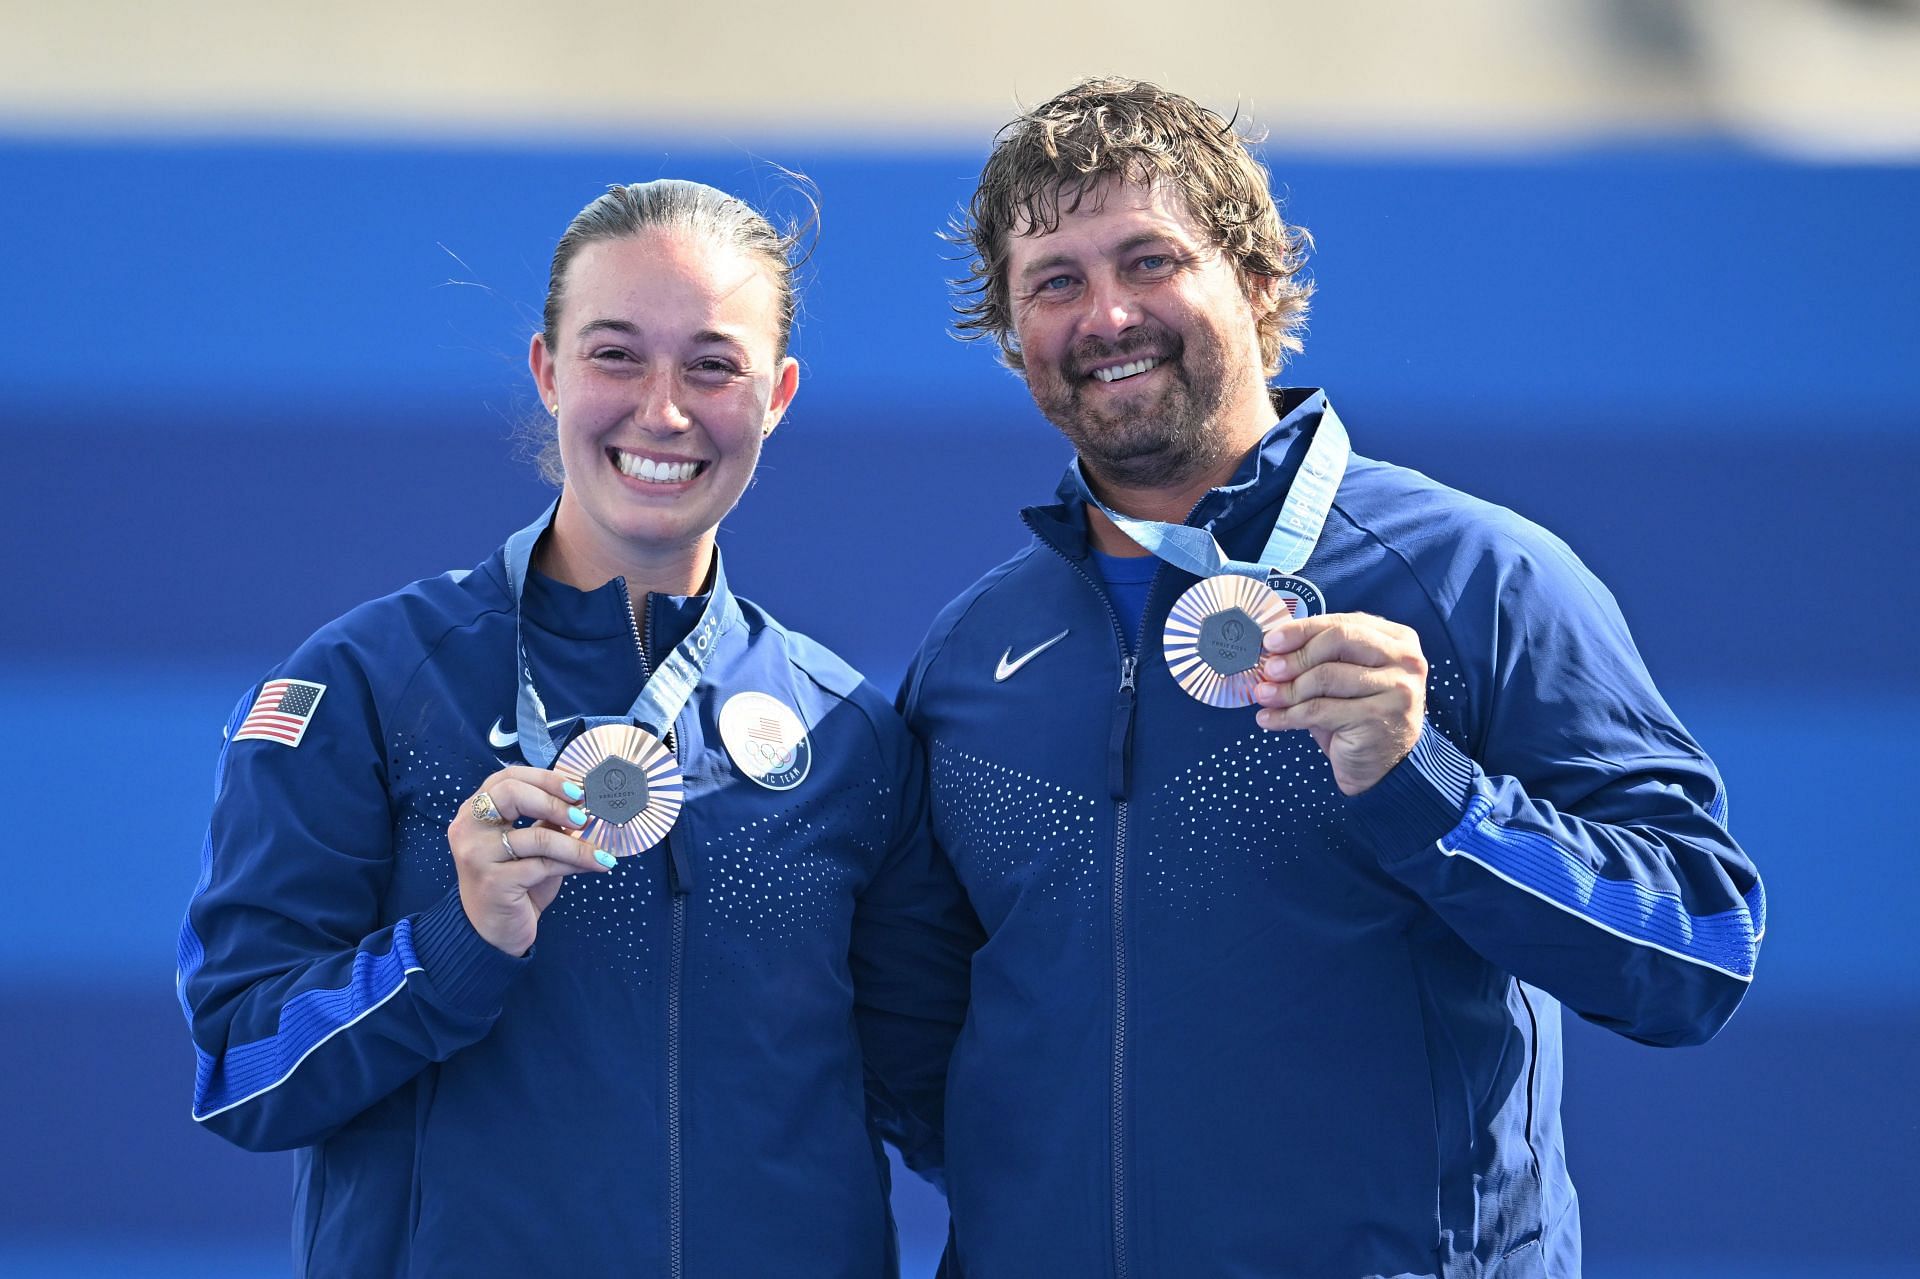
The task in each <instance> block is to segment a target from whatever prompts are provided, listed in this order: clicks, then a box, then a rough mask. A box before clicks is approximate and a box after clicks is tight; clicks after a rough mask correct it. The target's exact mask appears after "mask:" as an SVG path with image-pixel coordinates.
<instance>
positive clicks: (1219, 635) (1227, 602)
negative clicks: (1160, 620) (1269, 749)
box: [1161, 573, 1287, 706]
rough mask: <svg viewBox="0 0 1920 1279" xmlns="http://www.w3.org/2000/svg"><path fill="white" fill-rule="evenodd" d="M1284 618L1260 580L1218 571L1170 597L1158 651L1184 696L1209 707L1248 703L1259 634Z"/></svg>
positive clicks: (1282, 608)
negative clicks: (1175, 597)
mask: <svg viewBox="0 0 1920 1279" xmlns="http://www.w3.org/2000/svg"><path fill="white" fill-rule="evenodd" d="M1286 620H1287V610H1286V607H1285V606H1284V605H1283V604H1281V603H1280V601H1279V600H1278V599H1276V598H1275V597H1274V593H1273V592H1272V591H1270V590H1268V589H1267V585H1266V583H1265V582H1260V581H1256V580H1254V579H1253V578H1251V577H1241V576H1240V575H1239V574H1237V573H1221V574H1218V575H1217V576H1214V577H1209V578H1205V579H1203V580H1201V581H1199V582H1196V583H1195V584H1194V585H1193V586H1191V587H1189V588H1187V591H1186V593H1185V594H1184V595H1182V596H1181V597H1180V598H1179V599H1177V600H1175V601H1174V603H1173V611H1172V612H1171V613H1169V614H1167V629H1166V633H1165V635H1164V637H1163V638H1162V640H1161V651H1162V652H1163V653H1165V654H1166V658H1167V669H1168V670H1170V671H1172V672H1173V679H1174V682H1175V683H1176V684H1178V685H1180V687H1181V688H1184V689H1186V690H1187V693H1188V694H1189V695H1190V696H1192V697H1194V698H1195V699H1197V700H1199V701H1202V702H1205V703H1206V704H1207V705H1209V706H1251V705H1253V690H1254V686H1255V685H1257V684H1258V683H1259V682H1260V680H1259V677H1258V676H1257V675H1256V674H1255V673H1254V672H1255V668H1256V667H1258V666H1259V664H1260V640H1261V637H1262V636H1264V635H1265V634H1266V633H1267V632H1268V631H1270V630H1272V629H1273V628H1274V627H1276V626H1278V625H1279V624H1280V623H1282V622H1284V621H1286Z"/></svg>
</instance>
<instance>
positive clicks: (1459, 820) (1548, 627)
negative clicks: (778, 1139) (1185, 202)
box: [903, 391, 1765, 1279]
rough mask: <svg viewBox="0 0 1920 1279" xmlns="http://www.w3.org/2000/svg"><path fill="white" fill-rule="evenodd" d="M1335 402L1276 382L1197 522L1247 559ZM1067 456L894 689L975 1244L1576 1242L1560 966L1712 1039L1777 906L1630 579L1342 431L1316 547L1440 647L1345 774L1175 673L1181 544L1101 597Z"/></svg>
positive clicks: (1492, 1261) (1367, 1264) (1322, 1261)
mask: <svg viewBox="0 0 1920 1279" xmlns="http://www.w3.org/2000/svg"><path fill="white" fill-rule="evenodd" d="M1324 406H1325V400H1324V398H1323V397H1322V396H1321V395H1320V394H1319V393H1317V392H1304V391H1290V392H1285V393H1282V397H1281V399H1280V401H1279V407H1280V411H1281V413H1282V415H1283V416H1282V419H1281V421H1280V422H1279V424H1278V425H1277V426H1276V427H1275V428H1274V429H1273V431H1272V432H1271V433H1270V434H1269V435H1268V436H1267V437H1266V438H1265V440H1264V441H1263V442H1262V443H1261V445H1260V446H1259V447H1258V448H1257V449H1256V450H1255V451H1254V452H1253V453H1252V454H1250V455H1249V456H1248V457H1247V458H1246V460H1245V462H1244V463H1243V465H1242V466H1241V468H1240V470H1239V472H1238V474H1237V475H1236V476H1235V477H1234V479H1233V481H1232V482H1231V483H1230V484H1228V485H1226V486H1225V487H1223V488H1219V489H1216V490H1214V491H1212V492H1211V493H1209V494H1208V495H1207V496H1206V497H1205V498H1204V499H1203V500H1202V501H1201V502H1200V504H1199V505H1198V507H1197V508H1196V509H1195V511H1194V512H1193V514H1192V516H1191V517H1190V519H1189V521H1188V522H1189V523H1191V524H1194V525H1199V526H1204V527H1206V528H1208V529H1210V530H1211V531H1212V533H1213V535H1214V537H1215V538H1216V539H1217V540H1218V541H1219V542H1220V543H1221V544H1222V546H1223V547H1224V549H1225V550H1226V551H1227V553H1228V554H1230V555H1232V556H1234V557H1235V558H1238V559H1242V560H1250V559H1254V558H1256V557H1257V555H1258V554H1259V551H1260V549H1261V547H1262V545H1263V544H1264V542H1265V540H1266V537H1267V533H1268V531H1269V530H1270V529H1271V528H1272V526H1273V523H1274V517H1275V515H1276V514H1277V513H1278V510H1279V508H1280V505H1281V502H1282V500H1283V498H1284V497H1285V495H1286V492H1287V489H1288V485H1289V483H1290V482H1291V479H1292V476H1293V474H1294V473H1295V471H1296V469H1297V467H1298V465H1299V462H1300V458H1301V456H1302V455H1303V454H1304V452H1305V450H1306V447H1307V445H1308V443H1309V441H1310V439H1311V437H1312V434H1313V432H1314V430H1315V429H1316V427H1317V426H1318V424H1319V422H1320V420H1321V416H1322V412H1323V409H1324ZM1072 493H1073V490H1072V488H1071V486H1070V485H1063V486H1062V488H1061V497H1062V504H1061V505H1057V506H1051V507H1040V508H1035V509H1031V510H1028V511H1027V512H1026V513H1025V519H1026V522H1027V524H1028V525H1029V527H1030V528H1031V529H1032V532H1033V534H1034V538H1033V541H1032V543H1031V544H1030V545H1029V546H1028V547H1027V548H1026V549H1024V550H1022V551H1021V552H1020V553H1019V554H1017V555H1016V556H1014V557H1013V558H1012V559H1011V560H1009V561H1007V562H1006V563H1005V564H1002V565H1001V566H1000V567H998V568H996V569H994V570H993V571H992V572H990V573H988V574H987V575H986V576H985V577H984V578H982V579H981V580H980V581H979V582H978V583H976V584H975V585H974V586H973V587H972V589H970V590H968V591H967V592H966V593H965V594H964V595H962V596H961V597H960V598H959V599H957V600H956V601H955V602H954V603H953V604H952V605H950V606H949V607H948V608H947V609H946V611H945V612H944V613H942V614H941V616H940V617H939V619H938V620H937V621H936V622H935V623H934V626H933V628H932V631H931V633H930V634H929V636H928V638H927V640H926V642H925V644H924V645H923V647H922V648H921V650H920V653H919V656H918V658H917V660H916V662H915V664H914V666H913V668H912V669H911V671H910V672H909V675H908V678H907V683H906V685H905V688H904V690H903V701H904V706H905V709H906V711H907V714H908V719H909V723H910V725H911V726H912V728H913V729H914V731H915V733H916V734H917V735H918V736H919V737H920V738H921V740H922V741H923V742H924V743H925V744H926V746H927V749H928V754H929V766H930V769H931V793H932V798H933V821H934V832H935V838H936V840H937V842H938V843H939V844H940V845H941V846H942V848H943V849H944V851H945V852H946V853H947V854H948V855H949V856H950V857H951V859H952V861H953V864H954V866H955V868H956V870H957V871H958V872H959V875H960V877H961V880H962V881H963V883H964V884H965V886H966V890H967V893H968V896H969V897H970V898H971V900H972V903H973V906H974V909H975V911H976V912H977V914H978V916H979V919H980V922H981V923H982V924H983V925H984V927H985V929H986V933H987V941H986V944H985V945H984V947H983V948H982V949H981V950H980V951H979V953H978V954H977V955H976V956H975V958H974V963H973V1001H972V1004H971V1007H970V1009H969V1012H968V1016H967V1023H966V1026H965V1029H964V1030H963V1032H962V1034H961V1038H960V1042H959V1045H958V1047H957V1049H956V1052H955V1056H954V1061H953V1068H952V1074H951V1078H950V1082H949V1088H948V1096H947V1102H948V1106H947V1119H948V1130H947V1133H948V1135H947V1165H946V1167H947V1189H948V1196H949V1202H950V1204H951V1206H952V1210H953V1214H954V1223H955V1232H956V1233H955V1238H956V1244H955V1260H956V1261H957V1262H958V1263H959V1267H960V1269H961V1270H962V1271H963V1272H964V1273H965V1274H966V1275H968V1276H970V1277H971V1279H1022V1277H1025V1276H1057V1275H1074V1276H1095V1275H1114V1276H1124V1275H1141V1276H1144V1275H1153V1276H1159V1275H1180V1276H1183V1277H1187V1276H1196V1277H1199V1276H1304V1277H1310V1279H1355V1277H1357V1276H1409V1277H1410V1276H1446V1277H1447V1279H1460V1277H1463V1276H1479V1275H1492V1274H1496V1273H1497V1274H1498V1275H1500V1276H1504V1277H1506V1279H1525V1277H1527V1276H1546V1275H1551V1276H1560V1277H1565V1276H1575V1275H1577V1274H1578V1273H1579V1268H1580V1261H1579V1256H1580V1254H1579V1246H1580V1245H1579V1224H1578V1222H1579V1217H1578V1212H1577V1209H1576V1206H1575V1197H1574V1191H1573V1187H1572V1184H1571V1182H1570V1181H1569V1179H1568V1175H1567V1167H1566V1162H1565V1158H1564V1154H1563V1146H1562V1139H1561V1127H1560V1116H1559V1099H1560V1065H1561V1062H1560V1006H1561V1004H1562V1003H1564V1004H1565V1005H1566V1006H1568V1007H1569V1008H1572V1009H1573V1010H1574V1011H1575V1012H1577V1013H1579V1014H1580V1015H1581V1016H1583V1017H1586V1018H1588V1019H1589V1020H1591V1021H1594V1022H1597V1023H1599V1024H1601V1025H1603V1026H1607V1027H1610V1028H1612V1029H1614V1030H1616V1031H1618V1032H1620V1033H1621V1034H1624V1035H1627V1036H1630V1037H1632V1038H1635V1039H1638V1040H1642V1041H1645V1042H1647V1043H1652V1044H1688V1043H1697V1042H1699V1041H1701V1040H1704V1039H1706V1038H1707V1037H1708V1036H1709V1035H1711V1034H1713V1033H1714V1031H1715V1030H1716V1029H1717V1028H1718V1027H1719V1026H1720V1025H1721V1024H1722V1023H1723V1022H1724V1021H1725V1020H1726V1019H1727V1017H1728V1016H1729V1015H1730V1014H1731V1013H1732V1012H1733V1009H1734V1007H1735V1005H1736V1004H1738V1003H1739V1001H1740V998H1741V996H1742V995H1743V994H1744V993H1745V991H1746V989H1747V986H1748V982H1749V981H1750V979H1751V978H1752V976H1753V967H1754V959H1755V954H1756V951H1757V949H1758V946H1759V940H1760V936H1761V933H1762V931H1763V928H1764V923H1765V902H1764V897H1763V895H1762V892H1761V886H1760V881H1759V879H1758V877H1757V876H1756V874H1755V871H1754V868H1753V865H1752V863H1751V862H1750V861H1749V860H1748V859H1747V857H1746V855H1745V854H1744V853H1743V852H1742V851H1741V850H1740V848H1739V847H1738V846H1737V845H1736V844H1735V843H1734V841H1733V840H1732V839H1731V838H1730V837H1729V836H1728V834H1727V831H1726V828H1725V825H1724V818H1725V813H1726V806H1725V800H1724V798H1723V796H1722V793H1721V784H1720V779H1719V776H1718V774H1717V773H1716V771H1715V769H1714V767H1713V765H1712V764H1711V763H1710V762H1709V761H1708V759H1707V758H1706V756H1705V755H1704V754H1703V753H1702V752H1701V750H1700V748H1699V747H1698V746H1697V745H1696V744H1695V743H1694V741H1693V739H1692V738H1690V737H1689V736H1688V735H1687V732H1686V730H1685V729H1684V728H1682V727H1681V726H1680V723H1679V721H1678V720H1677V719H1675V717H1674V715H1673V713H1672V711H1670V710H1669V709H1668V708H1667V706H1666V704H1665V702H1663V701H1662V700H1661V697H1660V695H1659V693H1658V692H1656V691H1655V689H1654V686H1653V684H1652V682H1651V680H1650V679H1649V678H1648V676H1647V673H1646V670H1645V669H1644V667H1643V665H1642V663H1641V661H1640V658H1639V655H1638V654H1637V653H1636V652H1635V649H1634V646H1633V642H1632V640H1631V638H1630V637H1629V636H1628V633H1627V628H1626V626H1625V624H1624V623H1623V621H1622V620H1621V617H1620V614H1619V611H1618V609H1617V607H1616V606H1615V604H1614V601H1613V599H1612V597H1611V596H1610V595H1609V594H1608V593H1607V591H1606V589H1605V588H1604V587H1603V586H1601V585H1600V583H1599V582H1598V581H1596V580H1595V579H1594V578H1593V577H1592V576H1591V575H1590V574H1589V573H1588V572H1587V571H1586V569H1585V568H1584V567H1582V565H1581V564H1580V562H1579V561H1578V560H1577V559H1576V558H1575V557H1574V556H1573V554H1572V552H1570V551H1569V550H1568V549H1567V548H1566V546H1565V545H1563V544H1562V543H1561V542H1560V541H1558V540H1557V539H1555V538H1554V537H1553V536H1552V535H1550V534H1548V533H1546V532H1544V531H1542V530H1541V529H1539V528H1538V527H1536V526H1534V525H1533V524H1530V523H1528V522H1527V521H1526V520H1524V519H1521V518H1520V517H1518V516H1516V515H1514V514H1513V513H1512V512H1510V511H1507V510H1503V509H1501V508H1499V507H1495V506H1492V505H1489V504H1487V503H1485V502H1480V501H1477V500H1475V499H1473V498H1470V497H1467V496H1464V495H1462V494H1460V493H1457V492H1454V491H1452V490H1450V489H1447V488H1445V487H1443V486H1441V485H1439V484H1437V483H1435V482H1433V481H1432V480H1430V479H1427V478H1426V477H1425V476H1422V475H1419V474H1417V473H1415V472H1412V471H1408V470H1404V469H1402V468H1399V467H1395V466H1389V465H1386V464H1384V463H1381V462H1376V461H1371V460H1368V459H1366V458H1362V457H1358V456H1356V457H1355V458H1354V459H1353V461H1352V464H1351V465H1350V467H1349V469H1348V471H1347V473H1346V476H1345V478H1344V480H1343V481H1342V482H1341V484H1340V486H1339V490H1338V493H1337V495H1336V498H1335V501H1334V504H1333V509H1332V512H1331V514H1330V515H1329V517H1328V520H1327V523H1326V528H1325V532H1324V534H1323V536H1322V537H1321V539H1320V542H1319V544H1318V546H1317V547H1316V549H1315V550H1314V552H1313V555H1312V558H1311V559H1310V560H1309V561H1308V562H1307V564H1306V566H1305V567H1304V569H1303V570H1302V575H1303V576H1305V577H1307V578H1308V579H1309V580H1310V581H1312V582H1313V583H1314V584H1315V585H1317V586H1318V587H1319V589H1320V590H1321V592H1322V593H1323V594H1324V596H1325V598H1326V601H1327V607H1328V609H1329V610H1330V611H1334V612H1345V611H1362V612H1368V613H1374V614H1378V615H1380V616H1382V617H1386V618H1389V619H1392V620H1394V621H1397V622H1401V623H1403V624H1405V625H1407V626H1410V627H1412V628H1413V629H1414V630H1415V631H1417V632H1418V633H1419V636H1420V642H1421V645H1422V648H1423V651H1424V652H1425V654H1426V657H1427V659H1428V661H1429V663H1430V677H1429V682H1428V704H1427V723H1426V726H1425V728H1424V730H1423V733H1422V735H1421V737H1420V739H1419V741H1418V744H1417V745H1416V747H1415V748H1414V751H1413V753H1412V754H1411V755H1410V756H1409V757H1408V758H1407V759H1406V760H1405V761H1404V762H1402V763H1401V764H1400V765H1399V766H1398V767H1396V768H1395V769H1394V770H1393V771H1392V772H1390V773H1389V774H1388V775H1387V776H1386V777H1385V778H1384V779H1383V780H1382V781H1380V782H1379V783H1378V784H1377V785H1375V786H1374V787H1372V788H1371V789H1370V790H1368V791H1367V792H1365V793H1364V794H1363V795H1361V796H1359V797H1357V798H1355V799H1351V800H1349V799H1347V798H1345V797H1343V796H1342V795H1341V793H1340V791H1339V789H1338V788H1337V787H1336V786H1335V784H1334V780H1333V775H1332V772H1331V769H1330V768H1329V766H1328V763H1327V761H1326V759H1325V757H1324V756H1323V755H1322V754H1321V752H1320V751H1319V749H1318V748H1317V747H1316V746H1315V745H1314V742H1313V740H1312V739H1311V737H1310V736H1309V735H1308V734H1306V733H1304V732H1284V733H1275V732H1267V731H1263V730H1262V729H1260V728H1259V727H1257V726H1256V725H1255V723H1254V717H1253V711H1252V710H1251V709H1247V708H1241V709H1217V708H1214V707H1210V706H1207V705H1204V704H1202V703H1200V702H1198V701H1196V700H1194V699H1193V698H1191V697H1189V696H1188V695H1187V694H1186V693H1185V692H1183V691H1182V690H1181V689H1180V687H1179V686H1178V685H1177V684H1176V683H1175V682H1174V680H1173V678H1172V676H1171V674H1170V673H1169V671H1168V668H1167V664H1166V662H1165V660H1164V659H1163V658H1162V656H1161V645H1160V641H1159V636H1160V633H1161V629H1162V627H1163V626H1164V624H1165V621H1166V617H1167V611H1168V608H1169V606H1170V605H1172V603H1173V602H1174V600H1175V599H1176V598H1177V597H1178V596H1179V594H1180V593H1181V592H1182V591H1184V590H1185V589H1186V588H1187V587H1189V586H1191V585H1192V584H1193V583H1194V581H1195V579H1194V578H1193V577H1191V576H1189V575H1187V574H1185V573H1182V572H1180V571H1179V570H1176V569H1174V568H1171V567H1165V566H1163V567H1161V568H1159V569H1158V571H1157V573H1156V576H1155V578H1154V581H1153V584H1152V587H1151V589H1150V592H1149V597H1148V601H1147V605H1146V613H1145V617H1144V619H1143V624H1142V625H1141V626H1140V628H1139V630H1138V632H1137V633H1136V634H1135V635H1133V636H1128V635H1125V634H1123V633H1122V627H1121V623H1120V622H1119V620H1118V616H1117V614H1116V612H1115V610H1114V609H1113V608H1112V606H1111V605H1110V604H1109V602H1108V599H1107V595H1106V593H1105V590H1104V588H1103V586H1102V585H1101V582H1100V575H1099V573H1097V572H1096V571H1095V570H1094V568H1093V567H1092V566H1091V564H1090V562H1089V548H1088V543H1087V538H1086V533H1085V520H1084V514H1083V511H1082V509H1081V508H1080V506H1079V505H1078V503H1076V502H1072V501H1071V500H1070V499H1071V497H1072ZM1063 633H1064V637H1063V638H1056V637H1061V636H1062V634H1063ZM1050 641H1051V643H1050V646H1047V645H1049V642H1050ZM1043 646H1046V647H1043ZM1130 652H1131V653H1137V654H1138V658H1137V665H1136V664H1134V663H1133V662H1131V661H1130V660H1129V658H1128V657H1127V656H1126V655H1127V654H1128V653H1130ZM1028 655H1031V656H1028ZM1022 658H1025V660H1022Z"/></svg>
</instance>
